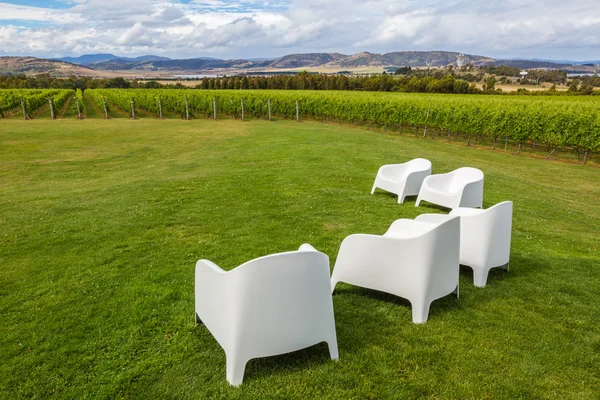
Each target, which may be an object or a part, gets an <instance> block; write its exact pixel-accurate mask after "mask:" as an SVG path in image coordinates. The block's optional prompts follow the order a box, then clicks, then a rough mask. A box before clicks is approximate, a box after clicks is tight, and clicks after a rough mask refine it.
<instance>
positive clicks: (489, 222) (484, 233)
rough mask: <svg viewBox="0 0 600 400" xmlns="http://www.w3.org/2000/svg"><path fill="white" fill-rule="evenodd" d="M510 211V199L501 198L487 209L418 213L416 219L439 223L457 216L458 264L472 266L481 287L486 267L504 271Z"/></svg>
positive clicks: (459, 209)
mask: <svg viewBox="0 0 600 400" xmlns="http://www.w3.org/2000/svg"><path fill="white" fill-rule="evenodd" d="M512 211H513V203H512V201H504V202H502V203H498V204H496V205H495V206H493V207H490V208H488V209H487V210H478V209H475V208H455V209H454V210H452V211H450V214H449V215H442V214H422V215H419V216H418V217H417V218H416V220H417V221H427V222H437V223H439V222H442V221H445V220H447V219H449V218H454V217H455V216H458V217H460V263H461V264H463V265H467V266H469V267H471V268H472V269H473V282H474V284H475V286H477V287H485V285H486V282H487V277H488V273H489V271H490V269H492V268H494V267H503V268H504V269H505V270H506V271H508V266H509V261H510V238H511V232H512Z"/></svg>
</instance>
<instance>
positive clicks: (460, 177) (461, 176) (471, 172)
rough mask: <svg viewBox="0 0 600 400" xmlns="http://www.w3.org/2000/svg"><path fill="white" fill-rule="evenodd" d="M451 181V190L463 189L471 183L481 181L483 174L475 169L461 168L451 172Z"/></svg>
mask: <svg viewBox="0 0 600 400" xmlns="http://www.w3.org/2000/svg"><path fill="white" fill-rule="evenodd" d="M451 175H452V181H451V182H450V185H449V186H450V188H451V189H453V190H456V189H459V188H461V187H464V186H465V185H467V184H469V183H471V182H477V181H480V180H482V179H483V172H482V171H481V170H479V169H477V168H471V167H462V168H458V169H455V170H454V171H452V172H451Z"/></svg>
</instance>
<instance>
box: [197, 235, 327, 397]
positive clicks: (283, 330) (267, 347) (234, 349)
mask: <svg viewBox="0 0 600 400" xmlns="http://www.w3.org/2000/svg"><path fill="white" fill-rule="evenodd" d="M195 292H196V322H203V323H204V325H206V327H207V328H208V330H209V331H210V332H211V333H212V335H213V336H214V337H215V339H216V340H217V342H219V344H220V345H221V347H222V348H223V350H225V356H226V359H227V381H228V382H229V383H230V384H231V385H239V384H241V383H242V380H243V378H244V369H245V367H246V363H247V362H248V361H249V360H250V359H252V358H257V357H268V356H274V355H277V354H283V353H289V352H292V351H296V350H300V349H303V348H305V347H309V346H312V345H315V344H317V343H320V342H327V344H328V345H329V353H330V355H331V358H332V359H333V360H337V359H338V347H337V339H336V333H335V321H334V317H333V302H332V298H331V286H330V282H329V257H327V255H326V254H323V253H321V252H318V251H316V250H315V249H314V248H313V247H312V246H310V245H307V244H304V245H302V246H301V247H300V249H299V250H298V251H292V252H287V253H279V254H273V255H268V256H265V257H261V258H257V259H255V260H252V261H249V262H247V263H245V264H242V265H240V266H239V267H237V268H235V269H233V270H231V271H229V272H226V271H223V270H222V269H221V268H219V267H218V266H217V265H215V264H214V263H212V262H211V261H208V260H200V261H198V262H197V263H196V289H195Z"/></svg>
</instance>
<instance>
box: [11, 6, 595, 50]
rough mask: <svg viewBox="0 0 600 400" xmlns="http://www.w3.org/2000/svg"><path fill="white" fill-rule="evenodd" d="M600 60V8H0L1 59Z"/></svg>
mask: <svg viewBox="0 0 600 400" xmlns="http://www.w3.org/2000/svg"><path fill="white" fill-rule="evenodd" d="M400 50H449V51H460V52H464V53H467V54H478V55H486V56H492V57H498V58H511V57H526V58H544V59H555V60H561V59H571V60H597V59H600V0H571V1H564V0H560V1H559V0H502V1H498V0H487V1H477V0H469V1H465V0H445V1H443V0H374V1H354V0H343V1H342V0H329V1H327V0H303V1H293V0H286V1H270V0H266V1H259V0H240V1H220V0H146V1H138V0H129V1H127V0H9V1H8V2H2V0H0V55H33V56H38V57H61V56H72V55H75V56H78V55H81V54H86V53H114V54H117V55H122V56H139V55H145V54H156V55H164V56H168V57H173V58H193V57H203V56H208V57H218V58H259V57H277V56H282V55H285V54H290V53H308V52H340V53H345V54H353V53H357V52H360V51H371V52H376V53H382V52H389V51H400Z"/></svg>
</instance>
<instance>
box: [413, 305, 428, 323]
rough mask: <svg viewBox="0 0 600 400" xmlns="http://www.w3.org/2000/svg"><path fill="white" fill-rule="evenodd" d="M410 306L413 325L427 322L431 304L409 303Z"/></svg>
mask: <svg viewBox="0 0 600 400" xmlns="http://www.w3.org/2000/svg"><path fill="white" fill-rule="evenodd" d="M410 304H411V305H412V322H413V323H415V324H423V323H425V322H427V318H428V317H429V307H430V306H431V302H426V301H415V302H412V301H411V302H410Z"/></svg>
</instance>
